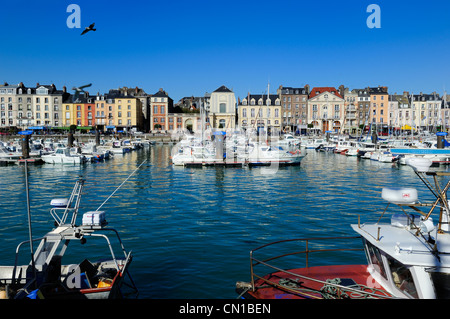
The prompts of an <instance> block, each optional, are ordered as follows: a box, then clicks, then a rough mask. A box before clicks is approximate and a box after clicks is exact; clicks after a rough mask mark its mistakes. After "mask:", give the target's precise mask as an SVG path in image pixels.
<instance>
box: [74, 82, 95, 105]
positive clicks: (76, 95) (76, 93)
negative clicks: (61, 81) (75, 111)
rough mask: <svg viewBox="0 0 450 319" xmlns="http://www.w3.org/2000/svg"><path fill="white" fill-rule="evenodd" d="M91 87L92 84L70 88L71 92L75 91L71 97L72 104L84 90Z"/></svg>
mask: <svg viewBox="0 0 450 319" xmlns="http://www.w3.org/2000/svg"><path fill="white" fill-rule="evenodd" d="M91 85H92V83H89V84H86V85H83V86H80V87H74V88H72V90H74V91H75V93H74V95H73V99H72V102H73V103H75V102H76V101H77V100H78V97H79V95H80V93H81V92H84V90H83V89H84V88H87V87H90V86H91Z"/></svg>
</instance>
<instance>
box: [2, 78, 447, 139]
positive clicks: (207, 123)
mask: <svg viewBox="0 0 450 319" xmlns="http://www.w3.org/2000/svg"><path fill="white" fill-rule="evenodd" d="M267 92H268V93H262V94H250V93H248V94H247V96H245V97H243V98H238V99H236V96H235V94H234V92H233V91H232V90H230V89H229V88H227V87H226V86H221V87H219V88H217V89H216V90H214V91H213V92H212V93H206V94H205V95H204V96H201V97H194V96H191V97H184V98H182V99H181V100H180V101H178V102H177V103H174V101H173V99H172V98H171V97H170V96H169V94H168V93H167V92H166V91H164V90H163V89H159V90H158V91H157V92H156V93H153V94H148V93H146V92H145V91H144V90H143V89H141V88H137V87H136V88H127V87H123V88H118V89H112V90H109V92H108V93H105V94H100V93H98V94H97V95H90V94H89V93H88V92H81V93H80V94H79V95H73V94H71V93H70V92H68V91H67V88H66V87H63V88H62V89H61V90H58V89H57V88H56V86H55V85H54V84H51V85H41V84H39V83H37V84H36V86H34V87H28V86H25V85H24V84H23V83H19V84H17V85H11V84H8V83H4V84H3V85H0V131H3V132H5V131H13V130H21V129H31V130H68V129H70V128H75V127H76V128H77V129H84V130H91V129H99V130H101V131H112V132H119V131H144V132H148V131H168V132H170V133H172V132H176V131H183V130H189V131H200V130H202V129H208V128H221V129H236V130H237V129H244V130H257V131H263V132H271V133H277V132H297V133H307V132H310V131H314V132H319V131H320V132H326V131H334V132H343V133H350V134H355V133H358V132H360V131H361V130H364V129H368V128H369V127H374V128H376V129H377V131H379V132H381V133H386V132H387V131H388V130H390V129H399V130H400V129H404V130H411V129H421V130H434V129H437V130H447V128H448V127H449V126H450V113H449V111H450V105H449V102H448V100H447V98H446V96H445V95H444V97H440V96H439V94H437V93H436V92H432V93H430V94H423V93H419V94H412V93H409V92H403V93H402V94H396V93H394V94H392V93H389V92H388V88H387V87H385V86H378V87H366V88H361V89H352V90H350V89H349V88H345V87H344V86H343V85H341V86H339V87H338V88H335V87H313V88H312V89H310V87H309V85H306V86H304V87H284V86H279V87H278V89H277V92H276V94H271V93H270V87H268V88H267Z"/></svg>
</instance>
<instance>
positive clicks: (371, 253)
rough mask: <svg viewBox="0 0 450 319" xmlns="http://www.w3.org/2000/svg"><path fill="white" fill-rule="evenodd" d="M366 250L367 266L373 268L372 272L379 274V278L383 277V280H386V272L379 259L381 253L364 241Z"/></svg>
mask: <svg viewBox="0 0 450 319" xmlns="http://www.w3.org/2000/svg"><path fill="white" fill-rule="evenodd" d="M366 249H367V251H366V253H367V258H368V259H369V264H370V265H371V266H372V267H373V268H374V270H375V271H376V272H377V273H379V274H380V275H381V276H383V278H385V279H387V276H386V270H385V269H384V266H383V260H382V259H381V253H380V251H379V250H378V248H376V247H375V246H373V245H372V244H371V243H369V242H368V241H366Z"/></svg>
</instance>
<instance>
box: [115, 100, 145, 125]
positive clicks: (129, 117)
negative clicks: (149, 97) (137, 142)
mask: <svg viewBox="0 0 450 319" xmlns="http://www.w3.org/2000/svg"><path fill="white" fill-rule="evenodd" d="M114 102H115V114H114V125H115V126H116V130H117V131H125V132H129V131H130V130H131V131H142V128H143V122H144V115H143V114H142V103H141V100H140V99H139V98H137V97H133V96H120V97H116V98H115V99H114Z"/></svg>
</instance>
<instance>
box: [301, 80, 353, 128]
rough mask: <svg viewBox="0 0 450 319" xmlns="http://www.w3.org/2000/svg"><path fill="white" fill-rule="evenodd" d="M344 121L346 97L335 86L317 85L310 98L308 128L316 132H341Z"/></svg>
mask: <svg viewBox="0 0 450 319" xmlns="http://www.w3.org/2000/svg"><path fill="white" fill-rule="evenodd" d="M343 122H344V98H343V97H342V96H341V94H340V93H339V92H338V90H336V89H335V88H334V87H315V88H313V89H312V90H311V93H310V94H309V99H308V128H309V129H310V130H313V131H314V132H317V131H321V132H322V133H325V132H326V131H335V132H340V130H341V128H342V124H343Z"/></svg>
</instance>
